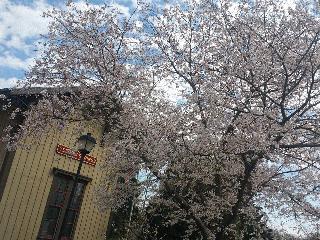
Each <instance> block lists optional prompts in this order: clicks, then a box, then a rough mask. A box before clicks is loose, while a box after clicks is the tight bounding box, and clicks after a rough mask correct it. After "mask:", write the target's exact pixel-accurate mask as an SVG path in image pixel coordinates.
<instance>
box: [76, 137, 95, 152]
mask: <svg viewBox="0 0 320 240" xmlns="http://www.w3.org/2000/svg"><path fill="white" fill-rule="evenodd" d="M96 143H97V142H96V139H95V138H94V137H92V136H91V133H87V134H86V135H82V136H81V137H79V138H78V151H79V152H80V153H82V154H88V153H90V152H91V150H92V149H93V148H94V146H95V145H96Z"/></svg>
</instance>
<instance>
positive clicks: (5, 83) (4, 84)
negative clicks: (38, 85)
mask: <svg viewBox="0 0 320 240" xmlns="http://www.w3.org/2000/svg"><path fill="white" fill-rule="evenodd" d="M17 82H18V79H17V78H15V77H12V78H8V79H5V78H0V89H2V88H12V87H14V86H16V84H17Z"/></svg>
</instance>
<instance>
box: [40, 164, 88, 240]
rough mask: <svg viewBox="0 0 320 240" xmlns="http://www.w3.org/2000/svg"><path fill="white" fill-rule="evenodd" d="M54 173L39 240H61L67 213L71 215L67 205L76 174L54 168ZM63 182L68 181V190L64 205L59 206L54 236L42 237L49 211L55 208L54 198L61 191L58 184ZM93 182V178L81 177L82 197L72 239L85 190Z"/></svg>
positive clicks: (71, 235)
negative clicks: (57, 187)
mask: <svg viewBox="0 0 320 240" xmlns="http://www.w3.org/2000/svg"><path fill="white" fill-rule="evenodd" d="M52 173H53V181H52V184H51V187H50V192H49V195H48V198H47V203H46V207H45V210H44V212H43V216H42V220H41V225H40V228H39V232H38V236H37V239H39V240H45V239H52V240H58V239H60V236H61V235H60V234H61V233H62V230H63V226H64V225H63V223H64V221H66V218H67V213H70V210H69V211H68V209H67V206H66V205H67V204H66V203H67V202H68V199H69V198H70V197H71V196H70V195H71V188H72V185H73V181H74V179H75V174H74V173H72V172H68V171H65V170H62V169H59V168H53V169H52ZM61 180H67V185H66V186H65V187H66V189H67V190H66V192H62V193H63V194H65V195H64V199H63V203H62V204H61V205H57V208H60V209H59V211H58V216H57V218H56V223H55V229H54V232H53V235H52V236H51V235H48V236H47V237H43V236H40V233H41V231H42V228H43V224H44V221H45V220H47V218H46V217H47V216H48V210H49V209H50V208H51V209H52V208H54V204H52V202H51V201H52V198H53V197H54V196H57V195H55V194H56V193H57V192H60V189H59V190H58V191H57V189H56V183H57V182H58V181H61ZM91 180H92V179H91V178H88V177H85V176H81V175H80V176H79V179H78V183H82V184H83V187H82V189H81V197H80V201H79V204H78V205H77V208H76V209H75V210H74V211H75V215H74V220H73V226H72V229H71V234H70V239H73V237H74V233H75V229H76V226H77V222H78V219H79V215H80V211H81V205H82V201H83V197H84V193H85V189H86V186H87V184H88V183H89V182H90V181H91ZM60 193H61V192H60Z"/></svg>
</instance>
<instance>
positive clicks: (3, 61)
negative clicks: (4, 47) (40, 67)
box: [0, 52, 34, 70]
mask: <svg viewBox="0 0 320 240" xmlns="http://www.w3.org/2000/svg"><path fill="white" fill-rule="evenodd" d="M33 61H34V60H33V58H27V59H21V58H17V57H16V56H14V55H11V54H10V53H8V52H6V53H5V54H4V55H3V56H1V55H0V66H1V67H7V68H11V69H16V70H27V69H28V67H29V66H30V65H31V64H32V63H33Z"/></svg>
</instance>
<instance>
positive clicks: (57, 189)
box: [37, 169, 89, 240]
mask: <svg viewBox="0 0 320 240" xmlns="http://www.w3.org/2000/svg"><path fill="white" fill-rule="evenodd" d="M54 174H55V175H54V179H53V183H52V186H51V190H50V194H49V198H48V201H47V206H46V209H45V211H44V215H43V218H42V223H41V226H40V230H39V233H38V237H37V239H39V240H40V239H42V240H48V239H52V240H71V239H72V236H73V233H74V229H75V226H76V220H77V218H78V215H79V212H80V206H81V201H82V197H83V193H84V188H85V185H86V183H87V182H88V181H89V179H87V178H85V177H81V178H80V179H79V181H78V183H77V186H76V190H75V194H74V196H73V197H72V200H71V205H70V208H68V209H67V204H68V200H69V198H70V197H71V196H70V195H71V189H72V185H73V174H71V173H69V172H65V171H63V170H59V169H54Z"/></svg>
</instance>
